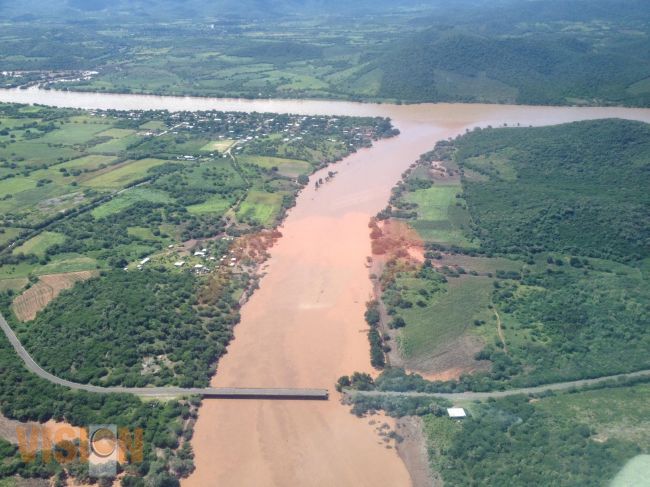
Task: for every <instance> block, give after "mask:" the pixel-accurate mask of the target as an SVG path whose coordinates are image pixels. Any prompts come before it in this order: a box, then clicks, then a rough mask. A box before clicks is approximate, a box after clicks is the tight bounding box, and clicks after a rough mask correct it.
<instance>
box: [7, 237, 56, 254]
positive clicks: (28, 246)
mask: <svg viewBox="0 0 650 487" xmlns="http://www.w3.org/2000/svg"><path fill="white" fill-rule="evenodd" d="M64 240H65V235H62V234H60V233H56V232H43V233H41V234H39V235H37V236H36V237H33V238H31V239H29V240H28V241H27V242H25V243H24V244H22V245H21V246H20V247H16V248H15V249H14V250H13V253H14V254H19V253H23V254H34V255H37V256H39V257H42V256H44V255H45V251H46V250H47V249H48V248H50V247H51V246H52V245H56V244H60V243H63V241H64Z"/></svg>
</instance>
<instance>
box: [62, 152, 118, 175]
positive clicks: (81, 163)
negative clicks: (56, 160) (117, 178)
mask: <svg viewBox="0 0 650 487" xmlns="http://www.w3.org/2000/svg"><path fill="white" fill-rule="evenodd" d="M114 161H115V157H113V156H102V155H97V154H93V155H89V156H84V157H79V158H77V159H73V160H71V161H68V162H64V163H63V164H59V165H58V166H57V169H58V168H66V169H69V170H72V169H79V170H82V171H84V170H88V171H96V170H97V169H100V168H101V167H104V166H109V165H110V164H111V163H112V162H114Z"/></svg>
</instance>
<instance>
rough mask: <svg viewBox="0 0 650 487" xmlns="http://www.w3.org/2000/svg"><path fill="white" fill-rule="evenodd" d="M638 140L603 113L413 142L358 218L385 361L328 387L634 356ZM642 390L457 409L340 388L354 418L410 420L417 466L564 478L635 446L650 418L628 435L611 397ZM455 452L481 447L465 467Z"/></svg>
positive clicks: (639, 328) (469, 474) (616, 368)
mask: <svg viewBox="0 0 650 487" xmlns="http://www.w3.org/2000/svg"><path fill="white" fill-rule="evenodd" d="M649 140H650V128H649V126H648V125H647V124H644V123H637V122H626V121H622V120H599V121H593V122H578V123H572V124H566V125H561V126H556V127H544V128H521V127H514V128H507V127H502V128H487V129H483V130H478V129H477V130H474V131H471V132H468V133H467V134H465V135H463V136H462V137H458V138H457V139H455V140H448V141H442V142H440V143H438V144H437V145H436V148H435V150H433V151H431V152H429V153H427V154H424V155H423V156H422V157H421V158H420V160H419V161H418V162H417V163H415V164H413V166H411V168H410V169H409V170H408V171H406V172H405V173H404V175H403V178H402V181H401V182H400V183H399V184H398V185H397V186H396V188H395V189H394V190H393V194H392V197H391V200H390V205H389V206H388V207H387V208H386V209H385V210H383V211H382V212H380V214H379V215H378V216H377V218H376V219H373V220H372V221H371V224H370V227H371V238H372V239H373V251H374V254H375V255H374V256H373V267H372V271H373V272H374V274H373V279H374V280H375V291H376V298H377V299H376V300H375V301H373V302H371V303H369V306H368V312H367V313H366V319H367V321H368V323H369V325H370V326H371V333H370V335H369V336H370V341H371V350H372V357H373V364H375V365H376V366H377V367H378V368H380V369H382V368H383V369H384V371H383V372H382V373H381V374H380V375H379V378H378V379H377V380H376V381H372V380H371V379H370V377H365V378H360V377H357V378H356V379H355V380H351V381H350V380H349V379H345V378H344V379H342V382H341V385H342V386H348V383H349V382H350V384H349V386H351V387H352V388H356V389H361V390H367V389H373V390H378V391H420V392H452V391H456V392H458V391H489V390H504V389H508V388H516V387H522V386H524V387H525V386H538V385H543V384H550V383H554V382H561V381H567V380H576V379H585V378H594V377H600V376H606V375H610V374H617V373H621V372H633V371H637V370H645V369H648V368H649V366H650V363H649V362H648V354H647V350H648V349H649V348H650V343H649V342H648V337H647V333H646V332H645V327H646V324H647V322H648V312H649V305H650V303H649V302H648V296H649V295H650V293H649V292H648V291H649V289H648V276H647V261H648V258H649V257H650V256H649V255H648V248H649V246H648V241H649V239H650V234H648V228H649V225H648V223H649V222H648V214H649V213H648V200H647V194H646V193H647V191H646V189H645V188H647V187H648V184H649V183H650V181H648V177H647V164H648V162H647V161H648V158H649V156H650V144H649V142H648V141H649ZM513 208H515V209H516V211H513ZM382 354H383V355H384V356H383V357H382V356H381V355H382ZM384 363H385V364H384ZM353 379H354V378H353ZM355 382H356V383H355ZM610 385H611V384H610ZM614 386H615V384H614ZM646 389H647V387H646V384H645V380H641V383H640V384H631V385H626V384H622V385H620V387H619V388H617V387H614V389H613V390H612V389H611V388H608V389H602V390H591V391H588V392H579V393H578V392H575V391H573V392H572V393H570V394H558V395H557V396H556V395H555V394H550V396H549V397H543V396H544V395H543V394H542V396H540V397H534V398H529V397H525V396H520V397H514V398H503V399H491V400H488V401H484V402H479V401H476V402H470V401H460V402H461V403H462V405H463V406H465V407H466V408H468V410H469V412H470V418H469V419H467V420H465V421H463V422H462V423H455V422H453V421H451V420H450V419H449V418H447V417H444V416H446V411H445V410H444V407H445V406H449V405H450V404H449V403H448V402H447V400H443V399H440V400H437V401H436V400H433V402H432V400H431V398H427V397H417V396H413V397H410V398H409V397H402V398H400V397H399V396H397V397H396V396H393V397H391V398H385V399H382V398H381V396H376V397H368V396H363V395H359V396H353V398H352V402H353V403H354V411H355V412H357V413H358V414H363V413H365V412H367V411H368V410H373V409H376V408H379V409H385V410H386V411H387V412H389V413H390V414H393V415H397V416H401V415H410V414H416V415H420V416H423V417H424V424H425V432H426V433H427V438H428V439H427V441H428V445H429V459H430V462H431V466H432V467H433V469H434V471H435V472H436V474H437V475H439V476H441V477H442V478H443V479H444V480H445V482H446V483H449V484H450V485H468V484H471V483H472V482H479V483H483V482H486V483H488V484H490V485H495V484H499V483H500V482H503V481H505V480H504V479H506V478H511V479H515V480H514V482H515V484H516V485H523V484H525V483H527V482H540V481H542V479H544V480H543V482H542V483H550V484H553V483H555V482H557V484H558V485H575V484H576V483H585V482H586V483H589V482H596V483H598V482H601V481H604V480H603V479H605V480H608V479H610V480H611V479H612V478H613V477H614V476H615V475H616V473H617V472H618V471H619V470H620V469H621V468H623V466H624V464H625V463H626V462H627V461H628V460H631V459H632V458H633V457H634V456H635V455H637V454H640V453H642V452H646V453H647V448H648V444H647V443H648V438H650V436H649V435H648V432H647V431H646V429H644V427H643V426H642V425H639V430H638V433H639V434H638V435H628V434H627V433H625V431H626V428H627V427H629V425H630V424H634V423H635V414H636V412H635V411H634V408H632V410H630V411H629V412H626V408H625V407H623V405H624V404H625V403H626V401H627V399H629V400H630V401H632V402H633V401H635V400H636V398H640V399H639V400H641V401H643V400H647V398H645V399H643V397H644V394H646V392H647V391H646ZM551 404H553V405H554V406H551ZM596 404H598V406H595V405H596ZM560 405H562V406H560ZM587 409H589V411H591V412H590V413H589V414H587V415H586V416H584V417H581V416H580V415H581V414H586V412H585V411H586V410H587ZM602 409H604V410H607V411H608V414H611V416H608V417H607V418H605V417H604V416H603V415H602V414H600V413H598V412H596V411H600V410H602ZM614 417H616V419H614ZM549 424H550V425H552V427H551V428H548V425H549ZM642 424H645V423H642ZM492 429H494V431H492ZM491 431H492V432H491ZM496 431H500V433H499V434H496ZM542 433H543V436H540V435H542ZM500 435H502V436H500ZM488 438H491V439H490V440H489V441H487V439H488ZM534 451H535V452H546V453H543V454H542V456H540V457H539V458H538V459H536V457H535V454H533V452H534ZM551 451H553V452H554V453H553V455H555V454H557V455H558V457H557V459H556V460H554V461H549V460H548V458H549V457H548V455H551ZM569 451H572V452H574V453H571V454H570V453H568V452H569ZM466 455H477V457H476V458H479V461H478V462H474V463H472V467H471V468H468V467H463V465H464V464H465V460H464V458H465V456H466ZM517 455H522V456H521V458H522V459H523V458H527V459H528V460H527V461H526V462H520V461H519V460H517V458H518V457H517ZM604 456H606V457H607V458H608V460H607V462H603V461H602V458H603V457H604ZM561 458H564V459H563V460H561ZM531 459H532V460H531ZM550 465H553V467H552V469H549V466H550ZM551 470H553V472H554V473H553V475H558V477H557V478H556V479H555V480H549V479H550V477H548V475H551ZM511 481H512V480H511ZM513 485H514V484H513Z"/></svg>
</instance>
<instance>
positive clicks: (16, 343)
mask: <svg viewBox="0 0 650 487" xmlns="http://www.w3.org/2000/svg"><path fill="white" fill-rule="evenodd" d="M0 328H2V331H3V332H4V334H5V335H6V336H7V339H8V340H9V342H10V343H11V345H12V346H13V347H14V350H15V351H16V353H17V354H18V356H19V357H20V358H21V359H22V361H23V362H24V363H25V366H26V367H27V369H28V370H29V371H30V372H33V373H34V374H36V375H38V376H39V377H41V378H42V379H45V380H47V381H49V382H51V383H52V384H57V385H60V386H63V387H68V388H70V389H76V390H79V391H86V392H93V393H97V394H135V395H136V396H140V397H157V398H165V397H178V396H193V395H199V396H203V397H205V398H216V399H284V400H287V399H289V400H327V399H328V398H329V393H328V391H327V389H300V388H282V389H279V388H276V389H273V388H271V389H268V388H253V387H122V386H113V387H101V386H95V385H92V384H79V383H78V382H72V381H69V380H66V379H62V378H60V377H57V376H55V375H53V374H50V373H49V372H47V371H46V370H43V369H42V368H41V366H40V365H38V364H37V363H36V362H35V361H34V359H33V358H32V356H31V355H30V354H29V353H28V352H27V350H25V347H23V345H22V343H20V340H18V337H17V336H16V334H15V333H14V331H13V330H12V329H11V327H10V326H9V324H8V323H7V321H6V320H5V318H4V316H2V314H0Z"/></svg>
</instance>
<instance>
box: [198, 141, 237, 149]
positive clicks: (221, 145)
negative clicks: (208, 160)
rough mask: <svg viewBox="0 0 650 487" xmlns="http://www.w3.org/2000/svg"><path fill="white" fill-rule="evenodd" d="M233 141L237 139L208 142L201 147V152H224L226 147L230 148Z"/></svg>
mask: <svg viewBox="0 0 650 487" xmlns="http://www.w3.org/2000/svg"><path fill="white" fill-rule="evenodd" d="M235 142H237V141H236V140H233V139H223V140H215V141H214V142H208V143H207V144H205V145H204V146H203V147H201V151H203V152H212V151H218V152H226V151H227V150H228V149H230V148H231V147H232V145H233V144H234V143H235Z"/></svg>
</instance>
